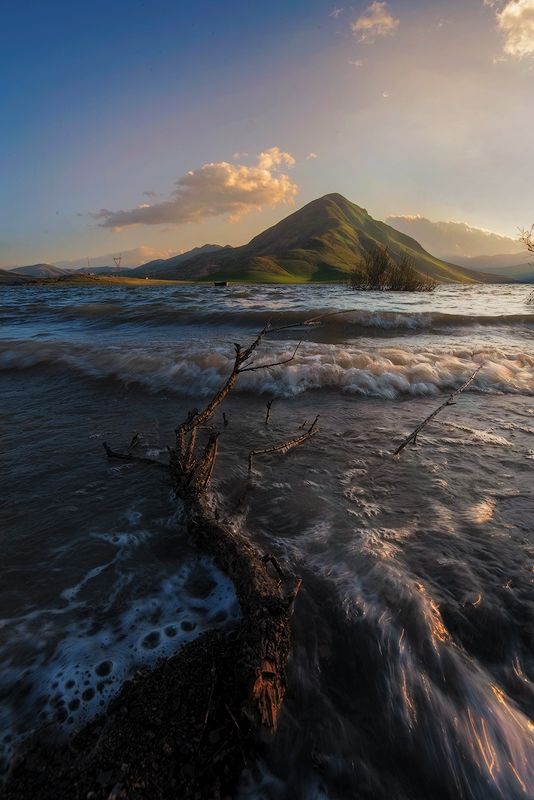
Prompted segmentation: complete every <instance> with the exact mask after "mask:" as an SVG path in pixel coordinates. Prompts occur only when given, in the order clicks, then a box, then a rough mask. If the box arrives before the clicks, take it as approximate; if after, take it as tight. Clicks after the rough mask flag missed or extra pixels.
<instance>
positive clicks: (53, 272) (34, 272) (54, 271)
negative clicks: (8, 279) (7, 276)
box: [9, 264, 69, 278]
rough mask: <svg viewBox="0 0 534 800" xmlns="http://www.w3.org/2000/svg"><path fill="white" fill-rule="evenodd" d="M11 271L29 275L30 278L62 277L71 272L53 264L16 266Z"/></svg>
mask: <svg viewBox="0 0 534 800" xmlns="http://www.w3.org/2000/svg"><path fill="white" fill-rule="evenodd" d="M9 272H14V273H16V274H17V275H27V276H28V277H29V278H60V277H61V276H62V275H68V274H69V273H68V270H66V269H61V267H55V266H54V265H53V264H30V265H28V266H27V267H14V268H13V269H11V270H9Z"/></svg>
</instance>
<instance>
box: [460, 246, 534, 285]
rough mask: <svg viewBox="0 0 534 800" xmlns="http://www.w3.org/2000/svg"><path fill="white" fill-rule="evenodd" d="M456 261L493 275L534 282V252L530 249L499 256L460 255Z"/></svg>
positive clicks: (463, 265) (468, 267)
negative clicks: (467, 256)
mask: <svg viewBox="0 0 534 800" xmlns="http://www.w3.org/2000/svg"><path fill="white" fill-rule="evenodd" d="M456 263H457V264H460V266H462V267H467V269H474V270H481V271H484V272H487V273H490V274H493V275H504V276H505V277H507V278H510V280H513V281H521V282H524V283H533V282H534V254H532V253H529V252H528V250H523V251H522V252H521V253H508V254H506V253H505V254H503V255H497V256H474V257H473V258H466V257H460V258H457V259H456Z"/></svg>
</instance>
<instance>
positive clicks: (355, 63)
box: [349, 58, 363, 67]
mask: <svg viewBox="0 0 534 800" xmlns="http://www.w3.org/2000/svg"><path fill="white" fill-rule="evenodd" d="M349 64H350V65H351V67H363V61H362V59H361V58H349Z"/></svg>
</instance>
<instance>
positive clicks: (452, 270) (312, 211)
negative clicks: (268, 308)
mask: <svg viewBox="0 0 534 800" xmlns="http://www.w3.org/2000/svg"><path fill="white" fill-rule="evenodd" d="M376 245H381V246H385V247H388V248H389V251H390V253H391V255H392V256H393V257H394V258H396V259H399V258H400V257H402V256H405V255H407V256H409V257H411V258H413V260H414V263H415V266H416V269H417V270H418V271H419V272H420V273H422V274H425V275H430V276H432V277H433V278H435V279H437V280H440V281H445V282H454V281H459V282H472V281H477V280H489V276H484V275H480V274H478V273H474V272H471V271H470V270H467V269H465V268H462V267H458V266H456V265H454V264H449V263H446V262H444V261H442V260H440V259H439V258H436V257H434V256H433V255H431V254H430V253H428V252H427V251H426V250H425V249H424V248H423V247H422V246H421V245H420V244H419V243H418V242H417V241H415V239H413V238H411V237H409V236H407V235H405V234H404V233H401V232H399V231H397V230H395V229H394V228H392V227H391V226H389V225H387V224H386V223H384V222H379V221H377V220H375V219H373V218H372V217H371V216H370V215H369V214H368V213H367V211H366V210H365V209H363V208H360V207H359V206H357V205H355V204H354V203H351V202H349V201H348V200H347V199H346V198H344V197H343V196H342V195H340V194H336V193H334V194H327V195H325V196H324V197H321V198H319V199H317V200H313V201H312V202H311V203H308V204H307V205H305V206H304V207H303V208H301V209H300V210H298V211H296V212H294V213H293V214H290V215H289V216H288V217H286V218H285V219H283V220H282V221H281V222H279V223H277V224H276V225H273V226H272V227H271V228H268V229H267V230H266V231H264V232H263V233H261V234H259V235H258V236H255V237H254V238H253V239H252V240H251V241H250V242H249V243H248V244H246V245H242V246H241V247H225V248H217V249H215V250H212V251H211V252H208V253H202V254H198V255H196V256H193V257H191V258H183V257H179V260H178V259H176V258H173V259H169V260H167V261H162V262H159V263H155V264H153V265H145V267H144V268H143V269H144V270H149V274H150V275H151V276H152V277H157V278H175V279H178V278H181V279H191V280H198V279H201V280H202V279H219V280H224V279H228V280H248V281H272V282H279V281H282V282H284V281H285V282H291V281H298V282H307V281H331V280H340V279H344V278H346V276H347V273H348V272H350V271H351V270H352V269H354V268H355V267H357V265H358V263H359V262H360V260H361V257H362V255H363V254H364V253H366V252H369V250H370V249H372V248H373V247H374V246H376ZM132 274H141V273H140V271H139V270H133V271H132Z"/></svg>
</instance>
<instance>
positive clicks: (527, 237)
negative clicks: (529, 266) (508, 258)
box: [519, 225, 534, 303]
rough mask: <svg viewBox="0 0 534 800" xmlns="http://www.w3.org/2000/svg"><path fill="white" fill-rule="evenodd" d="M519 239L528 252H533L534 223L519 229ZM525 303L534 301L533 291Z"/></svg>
mask: <svg viewBox="0 0 534 800" xmlns="http://www.w3.org/2000/svg"><path fill="white" fill-rule="evenodd" d="M519 241H521V242H523V244H524V245H525V247H526V248H527V250H528V251H529V252H530V253H534V225H531V226H530V228H522V229H521V231H520V235H519ZM533 266H534V265H533ZM527 303H534V292H531V293H530V295H529V297H528V300H527Z"/></svg>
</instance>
